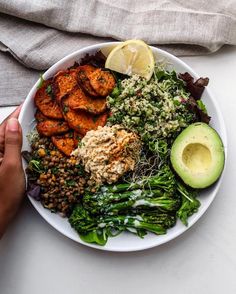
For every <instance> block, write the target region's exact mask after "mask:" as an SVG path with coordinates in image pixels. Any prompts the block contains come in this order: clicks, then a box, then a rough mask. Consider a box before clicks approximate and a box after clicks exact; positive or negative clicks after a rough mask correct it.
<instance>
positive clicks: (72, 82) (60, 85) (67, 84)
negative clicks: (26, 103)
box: [52, 69, 78, 104]
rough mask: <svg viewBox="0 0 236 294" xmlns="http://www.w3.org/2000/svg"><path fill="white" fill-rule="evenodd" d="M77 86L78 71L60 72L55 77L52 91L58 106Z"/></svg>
mask: <svg viewBox="0 0 236 294" xmlns="http://www.w3.org/2000/svg"><path fill="white" fill-rule="evenodd" d="M77 84H78V81H77V70H76V69H69V70H64V71H59V72H58V73H57V74H56V75H55V76H54V79H53V87H52V89H53V93H54V95H55V97H56V100H57V102H58V104H60V101H61V98H62V97H63V96H64V95H65V94H68V93H69V92H70V91H71V90H72V89H74V87H76V85H77Z"/></svg>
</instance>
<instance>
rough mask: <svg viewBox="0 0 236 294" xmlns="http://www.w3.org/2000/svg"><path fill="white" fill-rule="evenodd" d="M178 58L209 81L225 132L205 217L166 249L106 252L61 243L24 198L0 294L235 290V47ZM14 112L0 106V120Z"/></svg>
mask: <svg viewBox="0 0 236 294" xmlns="http://www.w3.org/2000/svg"><path fill="white" fill-rule="evenodd" d="M182 59H183V60H184V61H185V62H187V63H188V64H189V65H190V66H191V67H193V69H195V70H196V72H198V73H199V74H200V75H201V76H208V77H209V78H210V88H211V90H212V91H213V93H214V95H215V99H216V100H217V101H218V103H219V105H220V107H221V110H222V113H223V116H224V119H225V123H226V127H227V133H228V162H227V167H226V172H225V174H224V180H223V184H222V186H221V188H220V190H219V192H218V195H217V197H216V199H215V200H214V202H213V204H212V205H211V206H210V208H209V209H208V211H207V212H206V213H205V215H204V216H203V217H202V218H201V219H200V220H199V221H198V222H197V223H196V224H195V225H194V226H193V227H192V228H191V229H190V230H188V231H187V232H186V233H184V234H183V235H182V236H180V237H178V238H177V239H175V240H173V241H171V242H169V243H167V244H164V245H162V246H159V247H156V248H153V249H149V250H146V251H141V252H135V253H111V252H103V251H100V250H96V249H91V248H87V247H85V246H83V245H79V244H77V243H75V242H73V241H71V240H69V239H67V238H66V237H64V236H63V235H61V234H60V233H58V232H57V231H56V230H54V229H53V228H52V227H50V225H48V224H47V223H46V222H45V221H44V220H43V219H42V218H41V217H40V215H39V214H38V213H37V212H36V211H35V210H34V208H33V207H32V206H31V205H30V204H29V201H28V200H27V199H26V200H25V203H24V204H23V207H22V209H21V210H20V211H19V214H18V216H17V217H16V219H15V220H14V222H13V223H12V225H11V227H10V228H9V229H8V231H7V233H6V234H5V236H4V237H3V239H2V240H1V241H0V293H1V294H43V293H46V294H47V293H50V294H51V293H57V294H62V293H63V294H65V293H66V294H74V293H76V294H78V293H83V294H90V293H91V294H92V293H97V294H108V293H109V294H110V293H112V294H120V293H122V294H131V293H135V294H139V293H140V294H141V293H145V294H149V293H150V294H152V293H174V294H185V293H187V294H199V293H201V294H205V293H206V294H211V293H214V294H218V293H225V294H233V293H236V189H235V186H234V184H235V181H236V168H235V165H234V164H235V163H236V149H235V146H236V48H235V47H234V48H232V47H225V48H223V49H222V50H221V51H220V52H218V53H216V54H213V55H209V56H198V57H185V58H182ZM12 109H14V108H12V107H9V108H0V121H1V120H2V119H3V118H4V117H5V116H6V115H7V114H9V113H10V112H11V111H12Z"/></svg>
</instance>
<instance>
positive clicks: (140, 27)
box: [0, 0, 236, 106]
mask: <svg viewBox="0 0 236 294" xmlns="http://www.w3.org/2000/svg"><path fill="white" fill-rule="evenodd" d="M137 38H138V39H143V40H144V41H146V42H147V43H149V44H152V45H155V46H158V47H160V48H164V49H166V50H167V51H169V52H171V53H174V54H176V55H195V54H206V53H211V52H215V51H217V50H218V49H219V48H221V47H222V46H223V45H224V44H229V45H236V0H227V1H221V0H208V1H205V0H188V1H186V0H159V1H156V0H146V1H144V0H142V1H141V0H115V1H114V0H90V1H88V0H70V1H67V0H0V51H2V52H5V53H0V79H1V82H0V105H2V106H3V105H14V104H19V103H20V102H21V101H22V100H23V99H24V98H25V95H26V93H27V92H28V91H29V89H30V88H31V86H32V85H33V83H34V82H35V80H36V79H37V76H38V72H37V71H36V70H40V71H43V70H46V69H47V68H48V67H50V66H51V65H52V64H54V63H55V62H56V61H58V60H59V59H61V58H62V57H64V56H65V55H67V54H69V53H71V52H73V51H75V50H78V49H80V48H82V47H84V46H87V45H91V44H95V43H98V42H104V41H110V40H125V39H137ZM10 54H11V55H12V57H11V56H10ZM16 60H17V61H16ZM6 72H7V74H6Z"/></svg>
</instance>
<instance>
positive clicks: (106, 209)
mask: <svg viewBox="0 0 236 294" xmlns="http://www.w3.org/2000/svg"><path fill="white" fill-rule="evenodd" d="M188 77H189V76H188ZM185 78H186V76H182V78H179V77H178V76H177V74H176V72H175V71H168V70H166V69H164V67H163V66H157V67H156V69H155V72H154V74H153V77H152V78H151V80H150V81H147V80H145V79H144V78H141V77H139V76H137V75H133V76H131V77H127V76H120V75H119V79H118V80H117V87H116V88H115V89H114V90H113V92H112V93H111V95H110V96H108V97H107V103H108V106H109V108H110V112H111V116H110V118H109V121H108V125H110V126H112V125H115V124H119V125H121V126H123V127H124V128H125V129H128V130H131V131H134V132H136V133H137V134H138V135H139V136H140V138H141V141H142V144H143V145H142V151H141V156H140V160H139V161H138V162H137V164H136V167H135V169H134V171H132V172H130V173H128V174H127V175H125V176H123V177H122V178H121V180H120V181H119V182H118V183H116V184H114V185H103V186H101V187H100V188H99V189H98V190H97V191H96V192H91V191H90V190H89V189H88V190H87V191H86V193H85V195H84V196H83V198H82V199H81V201H80V202H79V203H78V204H77V205H76V207H75V208H74V210H73V212H72V214H71V216H70V217H69V222H70V224H71V226H72V227H73V228H74V229H75V230H76V231H77V232H78V233H79V235H80V237H81V239H82V240H84V241H85V242H92V243H97V244H99V245H105V244H106V242H107V240H108V238H109V237H111V236H116V235H117V234H119V233H121V232H123V231H130V232H132V233H134V234H137V235H138V236H140V237H143V236H144V235H145V234H146V233H147V232H148V231H149V232H152V233H155V234H157V235H161V234H165V233H166V232H167V229H169V228H171V227H173V226H174V225H175V223H176V221H177V219H180V220H181V221H182V222H183V224H185V225H187V224H188V218H189V217H190V216H191V215H192V214H193V213H195V212H197V210H198V208H199V206H200V202H199V200H198V199H197V198H196V196H197V190H195V189H192V188H189V187H187V186H186V185H185V184H184V183H183V182H181V180H180V179H179V178H178V177H177V176H176V175H175V173H174V172H173V171H172V168H171V164H170V149H171V146H172V143H173V140H174V139H175V138H176V137H177V136H178V134H179V133H180V132H181V130H183V129H184V128H186V127H187V126H188V125H190V124H192V123H193V122H196V121H201V120H203V121H204V120H205V121H206V122H207V120H208V121H209V116H208V115H207V113H206V108H205V106H204V104H203V102H202V101H201V100H200V99H199V97H198V99H194V97H193V96H192V93H191V89H192V88H194V90H195V91H197V90H199V91H201V92H202V91H203V90H202V89H204V86H205V85H206V84H207V83H208V81H207V82H206V83H201V84H200V85H199V84H198V83H197V82H195V83H194V82H193V81H192V83H189V84H188V83H187V82H186V79H185ZM189 89H190V90H189Z"/></svg>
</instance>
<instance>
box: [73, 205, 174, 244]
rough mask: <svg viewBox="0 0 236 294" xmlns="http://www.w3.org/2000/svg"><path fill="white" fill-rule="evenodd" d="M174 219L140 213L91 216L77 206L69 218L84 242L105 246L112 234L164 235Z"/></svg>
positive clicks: (167, 216) (168, 216) (171, 216)
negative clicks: (125, 231)
mask: <svg viewBox="0 0 236 294" xmlns="http://www.w3.org/2000/svg"><path fill="white" fill-rule="evenodd" d="M175 221H176V219H175V217H174V216H173V215H168V214H160V215H158V214H155V213H142V214H141V215H117V216H110V215H101V216H97V217H94V216H91V214H90V213H89V212H88V211H87V210H86V209H85V208H84V207H83V205H82V204H78V205H77V206H76V207H75V209H74V210H73V213H72V214H71V216H70V218H69V222H70V224H71V226H72V227H73V228H74V229H75V230H76V231H77V232H78V233H79V234H80V237H81V239H82V240H84V241H85V242H92V243H97V244H100V245H105V244H106V241H107V239H108V237H109V236H113V235H114V232H116V233H120V232H122V231H124V230H130V231H131V232H133V233H135V234H138V235H139V236H141V237H142V236H143V235H144V234H146V232H147V231H150V232H153V233H155V234H157V235H162V234H165V233H166V230H167V228H170V227H172V226H174V224H175Z"/></svg>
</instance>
